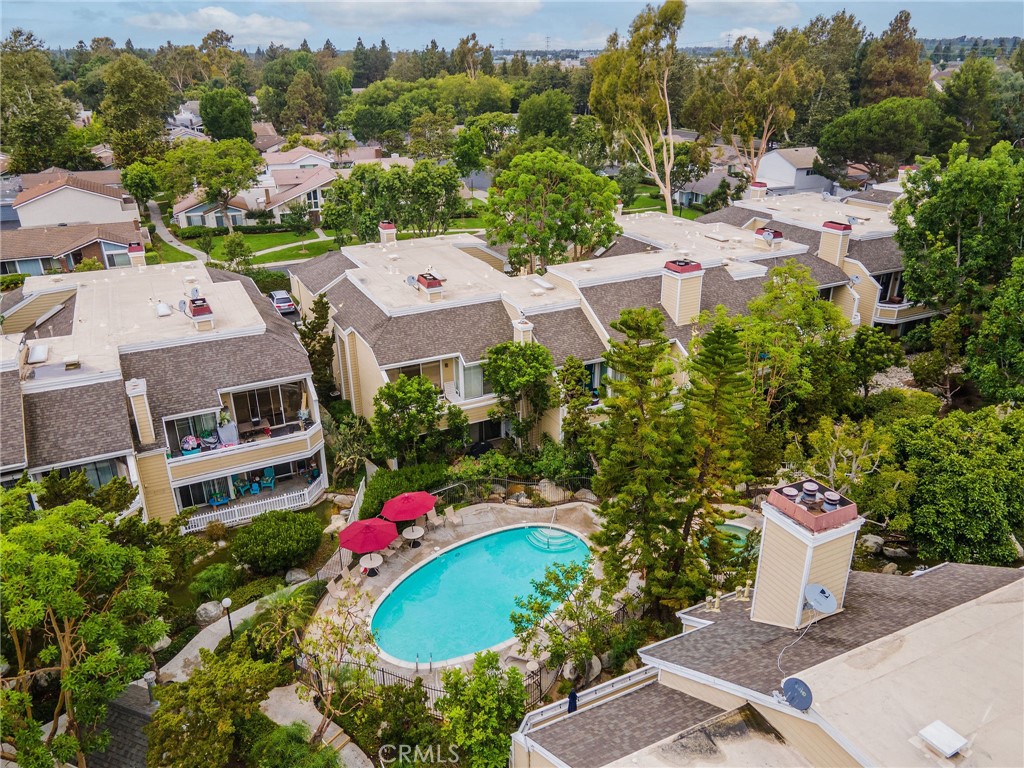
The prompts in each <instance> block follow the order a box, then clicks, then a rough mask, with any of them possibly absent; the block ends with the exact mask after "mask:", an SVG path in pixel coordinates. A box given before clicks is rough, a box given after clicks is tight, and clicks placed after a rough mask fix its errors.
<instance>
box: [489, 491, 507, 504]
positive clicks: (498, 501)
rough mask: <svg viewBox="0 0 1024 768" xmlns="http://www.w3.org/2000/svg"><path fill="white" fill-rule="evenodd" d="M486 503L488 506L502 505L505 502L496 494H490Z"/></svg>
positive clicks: (503, 498)
mask: <svg viewBox="0 0 1024 768" xmlns="http://www.w3.org/2000/svg"><path fill="white" fill-rule="evenodd" d="M487 501H488V503H490V504H502V503H504V501H505V497H504V496H501V495H499V494H497V493H492V494H491V495H490V496H488V497H487Z"/></svg>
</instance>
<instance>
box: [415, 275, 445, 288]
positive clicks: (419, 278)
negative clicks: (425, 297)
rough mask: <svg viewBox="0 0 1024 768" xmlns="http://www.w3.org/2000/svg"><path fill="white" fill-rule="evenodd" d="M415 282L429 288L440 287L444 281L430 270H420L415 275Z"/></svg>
mask: <svg viewBox="0 0 1024 768" xmlns="http://www.w3.org/2000/svg"><path fill="white" fill-rule="evenodd" d="M416 282H417V283H419V284H420V285H422V286H423V287H424V288H428V289H429V288H441V287H442V283H443V282H444V281H443V280H442V279H441V278H440V277H438V276H437V275H435V274H433V273H432V272H422V273H420V274H418V275H416Z"/></svg>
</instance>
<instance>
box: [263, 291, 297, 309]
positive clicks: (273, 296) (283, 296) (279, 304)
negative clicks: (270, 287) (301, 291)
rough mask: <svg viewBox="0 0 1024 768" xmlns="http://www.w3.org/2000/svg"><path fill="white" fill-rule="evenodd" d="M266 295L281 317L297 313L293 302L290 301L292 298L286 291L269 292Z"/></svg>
mask: <svg viewBox="0 0 1024 768" xmlns="http://www.w3.org/2000/svg"><path fill="white" fill-rule="evenodd" d="M267 295H268V296H269V297H270V300H271V301H272V302H274V308H275V309H276V310H277V311H278V312H280V313H281V314H282V315H288V314H291V313H292V312H298V311H299V310H298V308H297V307H296V306H295V302H294V301H292V297H291V296H289V295H288V291H271V292H270V293H268V294H267Z"/></svg>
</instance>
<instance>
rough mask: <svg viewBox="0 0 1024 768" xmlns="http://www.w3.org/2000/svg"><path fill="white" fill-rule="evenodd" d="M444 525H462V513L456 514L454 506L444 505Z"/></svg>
mask: <svg viewBox="0 0 1024 768" xmlns="http://www.w3.org/2000/svg"><path fill="white" fill-rule="evenodd" d="M444 520H445V525H447V524H448V523H451V524H452V525H462V515H459V514H456V512H455V507H446V508H445V510H444Z"/></svg>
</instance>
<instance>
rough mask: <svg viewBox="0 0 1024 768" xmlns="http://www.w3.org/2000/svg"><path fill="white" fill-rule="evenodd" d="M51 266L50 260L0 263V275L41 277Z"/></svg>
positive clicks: (23, 260)
mask: <svg viewBox="0 0 1024 768" xmlns="http://www.w3.org/2000/svg"><path fill="white" fill-rule="evenodd" d="M52 265H53V260H52V259H22V260H21V261H2V262H0V274H3V275H13V274H22V275H41V274H43V272H45V271H46V270H48V269H51V268H52Z"/></svg>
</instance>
